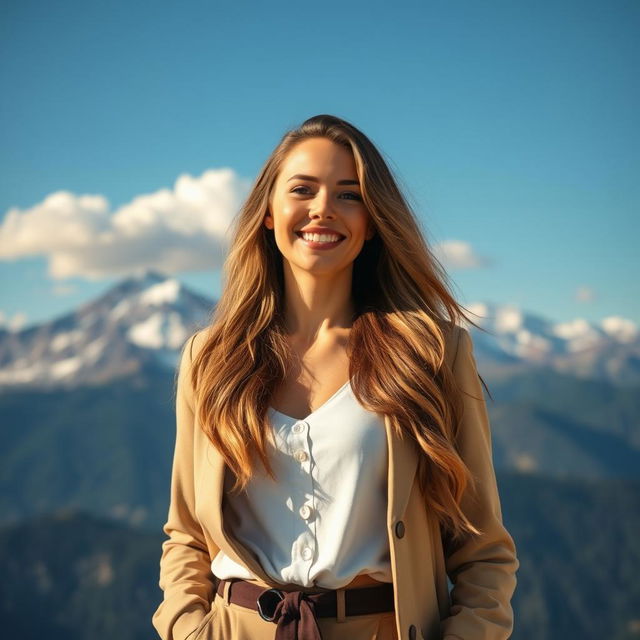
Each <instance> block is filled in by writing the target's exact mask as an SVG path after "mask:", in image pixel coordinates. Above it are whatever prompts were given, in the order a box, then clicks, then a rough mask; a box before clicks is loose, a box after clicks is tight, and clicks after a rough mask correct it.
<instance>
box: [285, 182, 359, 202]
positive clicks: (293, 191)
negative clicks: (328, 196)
mask: <svg viewBox="0 0 640 640" xmlns="http://www.w3.org/2000/svg"><path fill="white" fill-rule="evenodd" d="M308 188H309V187H305V186H303V185H300V186H297V187H295V188H293V189H291V193H300V194H302V193H303V192H302V191H300V189H308ZM342 195H343V196H353V199H355V200H362V198H361V197H360V195H359V194H357V193H354V192H353V191H345V192H344V193H343V194H342ZM348 199H350V198H348Z"/></svg>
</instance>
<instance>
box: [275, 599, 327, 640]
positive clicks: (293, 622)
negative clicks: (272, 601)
mask: <svg viewBox="0 0 640 640" xmlns="http://www.w3.org/2000/svg"><path fill="white" fill-rule="evenodd" d="M307 596H308V594H307V593H305V592H303V591H287V592H284V599H283V600H280V601H279V602H278V604H277V605H276V608H275V611H274V614H273V622H275V623H276V624H277V627H276V635H275V640H322V634H321V633H320V628H319V627H318V621H317V620H316V607H315V603H314V601H313V600H311V599H309V598H308V597H307Z"/></svg>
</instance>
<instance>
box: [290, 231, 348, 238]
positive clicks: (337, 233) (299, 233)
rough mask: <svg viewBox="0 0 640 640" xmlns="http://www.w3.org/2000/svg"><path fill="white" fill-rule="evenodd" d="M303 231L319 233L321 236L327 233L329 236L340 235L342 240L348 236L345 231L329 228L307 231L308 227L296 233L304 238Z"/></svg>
mask: <svg viewBox="0 0 640 640" xmlns="http://www.w3.org/2000/svg"><path fill="white" fill-rule="evenodd" d="M303 233H312V234H317V235H319V236H321V235H327V236H339V237H340V240H342V239H343V238H346V236H345V235H344V234H343V233H340V232H339V231H333V230H329V229H325V230H323V231H307V230H306V229H302V230H301V231H296V232H295V234H296V235H297V236H298V237H299V238H302V234H303Z"/></svg>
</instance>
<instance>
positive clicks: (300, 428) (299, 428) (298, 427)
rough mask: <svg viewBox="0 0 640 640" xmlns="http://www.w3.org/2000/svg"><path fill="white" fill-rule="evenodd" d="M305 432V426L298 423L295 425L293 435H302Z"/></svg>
mask: <svg viewBox="0 0 640 640" xmlns="http://www.w3.org/2000/svg"><path fill="white" fill-rule="evenodd" d="M303 431H304V425H303V424H302V422H297V423H296V424H294V425H293V433H302V432H303Z"/></svg>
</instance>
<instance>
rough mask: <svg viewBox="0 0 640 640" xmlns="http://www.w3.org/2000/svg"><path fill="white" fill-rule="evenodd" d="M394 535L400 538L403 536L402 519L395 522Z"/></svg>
mask: <svg viewBox="0 0 640 640" xmlns="http://www.w3.org/2000/svg"><path fill="white" fill-rule="evenodd" d="M396 535H397V536H398V538H402V537H403V536H404V522H402V520H398V522H397V523H396Z"/></svg>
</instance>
